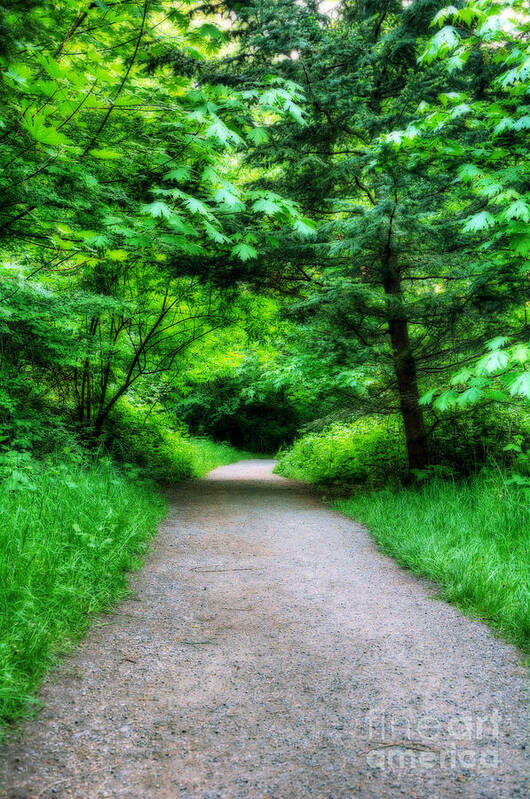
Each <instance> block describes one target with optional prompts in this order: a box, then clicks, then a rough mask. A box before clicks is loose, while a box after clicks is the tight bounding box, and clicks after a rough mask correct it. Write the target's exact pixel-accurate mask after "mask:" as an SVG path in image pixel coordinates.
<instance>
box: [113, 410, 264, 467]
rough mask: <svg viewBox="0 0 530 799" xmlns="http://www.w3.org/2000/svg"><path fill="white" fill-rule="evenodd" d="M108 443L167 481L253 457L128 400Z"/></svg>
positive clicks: (117, 452)
mask: <svg viewBox="0 0 530 799" xmlns="http://www.w3.org/2000/svg"><path fill="white" fill-rule="evenodd" d="M107 445H108V446H109V447H110V450H111V452H112V453H113V455H114V457H116V458H117V459H118V460H120V461H122V462H126V463H134V464H136V465H137V466H139V467H140V468H141V469H142V471H144V472H145V473H146V475H147V476H148V477H150V478H152V479H153V480H157V481H158V482H163V483H171V482H177V481H178V480H184V479H186V478H190V477H204V475H205V474H207V473H208V472H209V471H210V470H211V469H215V468H216V467H217V466H222V465H223V464H227V463H233V462H234V461H237V460H241V459H242V458H244V457H252V456H250V455H249V453H245V452H241V451H240V450H237V449H235V448H234V447H231V446H230V445H228V444H217V443H214V442H213V441H209V440H208V439H202V438H193V437H190V436H189V435H188V433H187V431H186V430H185V428H183V427H182V426H180V427H176V426H171V424H170V422H169V420H168V414H164V413H160V412H158V413H152V414H150V415H147V413H146V410H145V408H142V407H138V406H135V405H133V404H132V403H131V402H129V401H127V400H124V401H122V403H121V405H120V408H119V411H118V412H117V413H116V414H115V416H114V417H113V419H112V427H111V428H110V429H109V433H108V442H107Z"/></svg>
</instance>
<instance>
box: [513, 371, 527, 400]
mask: <svg viewBox="0 0 530 799" xmlns="http://www.w3.org/2000/svg"><path fill="white" fill-rule="evenodd" d="M509 390H510V394H511V395H512V397H526V398H527V399H530V372H523V374H520V375H517V376H516V377H515V378H514V379H513V380H512V381H511V383H510V386H509Z"/></svg>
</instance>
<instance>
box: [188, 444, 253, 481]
mask: <svg viewBox="0 0 530 799" xmlns="http://www.w3.org/2000/svg"><path fill="white" fill-rule="evenodd" d="M189 443H190V446H191V452H192V474H193V476H194V477H204V476H205V475H206V474H208V472H210V471H211V470H212V469H216V468H217V467H218V466H225V465H226V464H228V463H235V462H236V461H240V460H243V459H245V458H255V457H256V456H255V455H252V453H250V452H244V451H243V450H240V449H235V447H232V446H230V444H217V443H216V442H215V441H210V440H209V439H207V438H190V439H189Z"/></svg>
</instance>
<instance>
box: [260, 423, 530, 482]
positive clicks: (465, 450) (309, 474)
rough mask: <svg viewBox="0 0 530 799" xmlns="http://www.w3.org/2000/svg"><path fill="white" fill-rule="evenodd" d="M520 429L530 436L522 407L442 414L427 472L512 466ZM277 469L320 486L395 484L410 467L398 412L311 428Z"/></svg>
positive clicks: (455, 472)
mask: <svg viewBox="0 0 530 799" xmlns="http://www.w3.org/2000/svg"><path fill="white" fill-rule="evenodd" d="M430 421H431V420H430V419H427V426H428V427H429V425H430ZM516 433H519V434H520V436H522V439H523V440H528V439H530V428H529V424H528V420H527V419H525V418H524V417H523V416H522V414H521V413H520V412H515V411H499V410H498V409H497V411H495V412H493V411H491V410H490V409H484V408H482V409H480V410H479V409H477V411H476V412H474V413H469V412H468V413H464V414H462V413H461V414H459V415H458V414H451V413H449V414H444V416H443V417H442V418H441V419H439V420H438V421H437V423H436V425H435V427H434V429H433V431H432V433H431V435H430V438H429V446H430V451H431V461H432V463H433V468H432V470H426V474H430V473H431V472H432V473H434V474H438V475H439V476H442V475H443V474H446V475H454V476H467V475H470V474H473V473H476V472H477V470H478V469H479V468H480V467H481V466H482V465H483V464H485V463H486V464H487V463H491V462H493V461H495V462H496V463H498V464H499V465H510V464H511V463H513V461H514V455H513V452H512V453H510V452H506V451H505V447H506V445H507V444H508V443H509V442H510V440H511V439H512V438H513V437H514V436H515V434H516ZM523 449H524V446H523ZM276 471H277V472H278V473H279V474H283V475H284V476H285V477H293V478H297V479H300V480H307V481H309V482H311V483H321V484H322V485H327V484H336V485H340V486H349V485H350V486H351V485H366V486H368V487H378V486H384V485H395V484H397V483H399V482H401V481H403V480H404V479H405V478H406V477H407V471H408V467H407V454H406V447H405V438H404V433H403V428H402V424H401V422H400V420H399V419H398V418H397V417H389V418H388V419H387V421H385V422H382V421H380V420H378V419H374V418H373V417H365V418H364V419H362V420H360V421H357V422H352V423H335V424H332V425H330V426H329V427H327V428H325V429H324V430H322V431H321V432H318V433H307V434H306V435H304V436H302V437H301V438H299V439H298V440H297V441H295V443H294V444H293V446H292V447H291V448H290V449H288V450H287V451H286V452H282V453H280V458H279V462H278V465H277V467H276Z"/></svg>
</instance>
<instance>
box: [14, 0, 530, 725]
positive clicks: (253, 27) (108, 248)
mask: <svg viewBox="0 0 530 799" xmlns="http://www.w3.org/2000/svg"><path fill="white" fill-rule="evenodd" d="M529 28H530V17H529V15H528V8H527V4H526V3H525V2H524V0H494V1H493V2H492V1H491V0H462V1H461V2H458V3H457V4H456V5H451V6H448V7H444V3H443V2H441V1H440V0H411V1H410V2H408V1H407V2H402V0H362V1H361V0H337V2H332V3H320V2H318V0H272V1H271V0H237V2H232V0H219V2H217V3H201V2H200V0H197V1H195V0H177V2H172V1H170V0H127V2H125V1H124V0H123V1H122V0H115V2H109V3H107V2H99V1H98V2H90V3H88V4H85V5H82V4H81V5H80V4H79V3H78V2H77V0H59V1H58V2H54V3H52V2H50V1H49V0H44V2H37V1H36V0H13V2H10V3H9V4H6V5H0V76H1V77H0V166H1V169H0V189H1V197H0V492H3V493H2V498H3V504H2V513H4V517H5V518H4V519H3V526H2V528H1V530H2V532H1V535H3V540H2V547H3V550H4V552H3V554H6V555H7V556H6V558H5V560H4V561H3V563H4V564H7V566H6V565H4V568H5V569H7V571H6V575H4V576H5V577H6V579H8V580H10V581H12V582H10V583H8V584H7V585H8V587H7V589H6V590H7V592H8V593H6V594H5V596H2V597H1V598H2V599H3V600H4V604H5V605H6V607H8V608H9V615H8V624H11V623H12V629H13V630H14V632H13V633H12V636H14V638H13V637H10V636H11V633H9V632H7V633H6V632H5V631H3V632H2V636H3V637H1V636H0V664H3V665H2V666H1V668H4V674H5V675H7V683H6V684H7V688H6V689H5V693H0V703H1V702H4V706H3V707H4V708H5V709H6V713H15V712H16V708H17V707H20V706H21V705H20V702H21V698H22V699H23V697H24V696H25V695H26V693H27V691H29V690H31V688H32V686H33V685H34V684H35V681H36V680H37V678H38V676H39V674H41V672H42V669H43V667H44V665H45V664H46V663H47V662H49V660H50V657H51V653H52V651H53V649H54V647H55V646H56V645H58V644H57V641H59V642H60V641H61V640H63V639H65V638H67V637H69V636H72V637H75V635H76V634H78V632H79V631H80V630H81V629H82V628H83V625H84V623H85V622H84V619H85V618H86V613H87V612H91V611H92V610H96V609H97V608H98V607H103V606H105V605H106V603H108V602H109V601H110V599H111V598H112V597H114V596H116V592H118V593H119V592H120V591H121V590H122V586H123V585H124V583H123V581H122V576H123V571H124V570H125V569H127V568H128V567H129V566H130V565H131V564H132V563H133V562H134V561H135V554H134V553H135V552H137V551H140V550H141V549H142V547H143V546H144V543H143V542H144V541H145V540H146V538H147V537H148V535H150V533H151V532H152V530H153V527H154V524H155V520H156V519H157V518H158V516H159V513H160V504H159V501H158V499H157V495H156V490H155V489H154V487H153V486H152V485H151V488H150V489H149V490H147V489H146V484H145V482H143V481H144V479H145V477H146V475H147V476H148V477H149V478H154V479H155V480H157V481H159V482H160V481H172V480H178V479H182V478H187V477H192V476H202V475H203V474H205V473H206V472H207V471H208V469H210V468H213V467H214V466H217V465H219V464H221V463H228V462H230V461H233V460H234V459H236V458H237V457H240V455H241V453H238V452H237V451H236V450H235V449H234V447H238V448H244V449H245V450H249V451H252V452H263V453H272V452H275V451H276V450H278V449H280V451H281V457H280V464H279V470H280V471H281V473H283V474H286V475H289V476H295V477H300V478H302V479H308V480H313V481H315V482H319V483H326V484H332V485H334V486H340V489H341V490H348V491H350V490H351V489H352V487H355V488H356V489H357V488H358V487H359V486H367V487H370V488H373V487H381V486H383V485H385V486H387V487H390V488H392V489H393V490H395V491H397V492H399V490H403V494H399V493H398V494H397V495H396V494H392V495H391V494H390V493H385V494H384V495H381V496H382V498H380V499H379V500H377V503H375V504H374V514H375V513H376V511H375V508H376V507H380V508H385V509H387V508H388V507H389V503H392V502H394V500H395V502H396V503H401V504H396V506H395V507H396V508H398V509H399V513H402V514H403V518H405V517H406V518H407V519H408V521H407V525H408V527H407V529H408V530H409V532H408V533H407V535H406V536H405V539H406V540H412V539H413V540H414V542H415V549H414V556H412V555H411V556H410V557H409V556H408V555H407V556H406V557H405V556H404V555H402V552H403V551H404V548H403V547H401V545H400V544H399V543H398V542H399V540H400V539H399V535H398V537H397V538H396V543H395V546H394V545H392V547H391V546H390V544H389V543H388V539H389V536H390V534H391V533H392V531H390V532H389V533H388V534H387V529H386V527H385V528H384V530H383V524H382V523H381V522H380V516H378V515H374V516H372V515H369V514H368V512H367V510H366V507H367V506H365V505H364V504H363V501H361V500H359V502H358V503H357V504H354V505H352V506H351V510H352V512H354V513H359V514H360V515H361V516H362V518H365V519H366V520H367V521H368V522H370V523H373V524H374V528H375V529H376V530H378V531H382V532H379V533H378V535H379V536H380V540H381V542H384V545H385V546H386V547H387V548H388V549H389V551H392V552H394V553H397V554H398V555H399V557H402V558H403V560H404V562H406V563H407V564H408V565H412V566H413V567H414V568H419V569H421V570H422V571H425V573H429V574H430V575H431V576H435V577H437V578H439V579H440V580H442V582H443V581H444V580H445V577H444V574H442V572H438V571H437V570H434V571H435V572H436V573H434V571H433V570H432V569H431V570H430V571H429V570H428V569H427V567H426V566H425V563H426V559H427V560H428V558H429V557H430V555H429V546H430V545H429V546H427V547H426V548H423V549H422V546H421V543H420V539H421V536H422V535H423V532H424V528H423V526H421V529H420V528H418V525H423V521H422V519H427V520H428V521H429V524H430V523H431V515H430V513H431V511H430V510H428V508H430V507H432V504H433V503H435V502H436V503H444V502H445V503H449V504H450V498H451V496H453V495H451V492H452V491H458V490H461V491H462V492H463V493H462V496H463V497H464V498H465V501H466V502H467V504H468V506H469V507H471V504H470V503H471V501H475V500H477V501H481V502H482V501H484V502H485V506H487V507H488V508H493V506H494V504H495V490H496V489H495V488H491V486H493V485H494V483H493V482H491V480H490V482H489V483H488V482H487V478H486V477H484V476H482V477H481V478H480V480H482V481H483V482H482V483H480V482H479V483H477V482H475V483H474V482H471V483H470V484H466V485H465V486H464V485H462V486H460V487H459V488H454V485H453V483H451V482H448V483H447V484H446V486H445V488H444V487H443V486H442V484H441V483H436V485H437V486H438V488H437V489H436V491H437V492H438V493H436V492H435V493H433V494H429V491H428V488H426V489H425V491H424V492H423V493H421V492H420V493H418V494H414V493H410V492H413V491H415V489H406V490H404V489H403V485H404V484H406V483H410V482H414V481H416V482H425V481H427V482H428V481H429V480H430V479H431V478H432V477H433V476H434V477H436V478H438V479H445V478H449V480H452V479H454V478H457V479H460V478H462V477H465V478H469V477H470V476H471V477H472V476H473V475H475V474H476V473H477V472H479V471H480V470H481V469H483V468H484V466H486V467H489V468H492V467H493V468H494V469H495V470H496V471H497V472H498V473H499V474H500V475H502V477H500V478H499V479H501V480H502V481H503V483H502V485H503V486H504V488H503V489H502V490H501V491H500V493H498V496H497V506H498V507H497V509H496V510H495V512H493V510H492V516H491V518H492V519H493V518H495V519H496V520H497V521H498V524H499V525H500V527H499V529H498V530H496V532H495V536H497V533H498V538H499V540H497V538H496V537H495V536H494V541H493V543H491V547H493V548H496V549H495V553H496V554H495V553H494V554H492V555H491V558H490V559H489V560H488V558H489V555H488V558H486V559H485V560H484V562H483V563H482V561H481V563H482V565H480V567H479V566H477V568H476V574H477V576H476V580H475V582H474V586H475V588H473V590H471V589H470V590H469V591H468V590H467V589H464V587H463V586H465V584H466V583H465V580H464V579H463V578H462V576H461V568H463V567H462V564H463V563H465V557H466V556H465V555H463V556H462V558H464V559H463V560H462V561H461V562H460V561H459V563H460V565H458V568H457V567H456V565H455V574H454V575H453V577H451V585H453V583H454V584H455V585H456V583H457V582H458V585H460V586H461V587H462V592H463V593H462V594H461V595H460V594H459V597H460V598H461V599H462V602H467V601H468V599H469V597H472V598H471V599H469V601H470V602H471V604H473V607H476V608H478V609H479V610H480V611H481V612H484V613H490V611H491V614H492V615H493V616H495V618H496V619H497V622H496V623H498V626H500V627H502V628H503V629H505V630H509V631H510V632H509V634H510V635H511V636H512V638H516V639H517V636H518V635H519V632H518V631H520V630H521V629H522V626H523V625H522V622H521V621H520V597H519V595H518V594H517V591H516V590H515V589H514V591H512V593H510V596H509V597H508V598H507V599H506V603H505V604H503V601H501V598H500V595H499V594H498V592H497V588H498V586H497V585H496V583H495V585H496V589H495V592H494V594H495V595H494V596H493V597H492V599H491V603H493V604H492V605H491V606H490V605H488V603H487V602H486V600H485V599H484V598H482V599H481V598H480V597H479V594H481V595H482V594H484V593H485V592H486V587H485V586H486V583H485V579H486V578H485V576H484V575H486V573H487V571H488V568H490V566H491V567H492V568H494V569H497V567H498V573H499V574H503V575H504V571H503V569H504V567H503V568H501V566H499V563H500V562H501V561H502V562H504V560H505V559H507V560H506V563H508V562H509V563H511V560H510V558H509V556H508V554H509V550H510V547H511V546H513V547H514V552H515V551H517V553H521V552H522V544H521V542H520V540H519V538H518V536H519V532H520V528H521V526H522V525H523V526H524V525H525V524H526V522H527V516H525V515H524V512H523V511H522V510H521V508H522V506H523V504H524V503H525V502H526V501H527V498H528V491H529V488H530V456H529V454H528V444H529V441H530V431H529V428H530V422H529V413H528V410H529V401H530V346H529V330H530V325H529V321H528V298H529V296H530V291H529V288H530V281H529V276H530V270H529V260H528V258H529V254H530V173H529V163H530V159H529V150H530V147H529V136H528V132H529V129H530V49H529V47H530V46H529V36H528V34H529ZM101 458H103V460H101ZM98 459H99V460H98ZM106 459H110V460H106ZM74 462H75V464H74ZM73 464H74V465H73ZM74 471H75V472H76V474H75V475H74V474H73V472H74ZM484 481H486V482H484ZM456 485H459V484H456ZM495 485H496V484H495ZM441 486H442V487H441ZM477 486H478V487H477ZM485 486H486V487H485ZM442 488H443V490H442ZM433 490H434V489H433ZM148 494H149V496H148ZM53 497H54V498H55V499H53V502H52V499H51V498H53ZM407 497H413V499H414V501H413V503H412V505H411V508H412V509H415V510H414V513H415V514H416V515H415V516H414V517H409V516H407V514H406V513H405V509H404V504H403V503H405V504H406V502H407V499H406V498H407ZM435 498H436V499H435ZM453 499H454V496H453ZM370 501H371V500H370ZM367 502H369V500H367ZM378 503H379V504H378ZM429 503H431V504H429ZM453 505H455V502H453ZM83 508H86V509H87V512H86V520H88V519H89V518H90V519H92V522H90V523H89V522H88V521H86V520H85V521H86V524H85V521H83V520H81V521H80V516H79V514H80V513H82V512H84V511H82V509H83ZM396 512H397V511H396ZM411 512H412V511H411ZM422 514H424V515H423V516H422ZM390 515H392V516H393V515H395V514H390ZM140 517H142V518H143V521H142V520H141V519H140ZM437 518H439V519H444V518H445V517H443V516H442V515H440V514H439V513H438V516H437ZM481 518H482V517H481ZM83 519H85V517H83ZM455 519H456V517H455ZM94 520H95V521H94ZM444 523H445V522H444ZM455 523H456V522H455ZM466 523H467V522H466ZM479 523H481V522H480V520H479ZM495 523H496V524H497V522H495ZM440 524H442V522H440ZM94 525H95V526H94ZM414 525H416V527H415V531H414V535H413V536H412V534H410V535H409V533H410V529H411V528H412V527H414ZM63 528H64V531H65V532H64V536H63V537H62V538H61V536H60V535H59V532H60V531H61V530H63ZM433 529H435V531H434V532H433V534H432V535H433V536H434V539H436V541H438V539H439V541H438V544H439V548H438V551H439V559H440V560H443V558H445V557H450V558H452V557H453V555H452V553H453V551H454V548H455V547H456V548H457V549H459V550H461V551H462V552H468V553H469V552H471V551H473V552H475V553H477V552H479V553H480V551H481V550H482V549H483V548H484V549H487V546H486V544H487V542H485V533H483V532H481V533H480V535H478V537H477V534H476V530H475V529H474V528H473V531H471V532H469V536H468V537H467V539H466V541H464V540H463V539H462V538H458V537H455V536H454V535H453V533H452V532H450V531H449V528H448V529H447V530H446V531H445V532H444V530H445V528H444V530H441V529H439V525H438V527H436V528H433ZM451 529H452V528H451ZM487 529H489V528H487V526H485V527H484V530H487ZM470 530H471V528H470ZM392 535H393V533H392ZM444 535H446V539H444ZM501 538H502V541H501V542H500V543H499V541H500V539H501ZM405 539H403V540H404V541H405ZM434 539H433V540H434ZM444 541H445V543H443V542H444ZM120 542H122V543H124V542H126V544H125V543H124V546H123V548H121V547H122V543H120ZM440 542H441V543H440ZM435 543H436V542H435ZM405 544H406V541H405ZM438 544H437V546H438ZM501 544H502V545H501ZM520 544H521V545H520ZM424 550H425V551H424ZM113 553H115V555H116V557H114V554H113ZM43 564H47V566H46V569H45V571H46V575H45V576H44V577H43V576H42V569H43V568H44V566H43ZM79 564H81V565H80V566H79ZM488 564H489V565H488ZM507 568H508V567H507ZM513 574H514V575H515V576H513V580H515V582H517V581H518V580H519V572H516V571H514V572H513ZM58 576H59V577H60V579H58V581H57V582H56V584H54V585H52V583H54V581H55V578H56V577H58ZM41 578H42V585H40V588H39V592H40V593H38V595H37V594H35V595H33V594H32V593H31V586H33V585H36V586H37V585H39V581H41ZM63 578H64V579H63ZM85 578H86V579H85ZM453 578H454V579H453ZM473 579H475V578H473ZM499 579H500V578H499ZM502 579H503V580H504V577H503V578H502ZM510 579H511V578H510ZM79 581H80V582H79ZM83 581H84V582H83ZM98 581H101V583H100V584H99V583H98ZM111 584H112V585H113V586H115V589H113V590H112V591H111V590H110V588H109V586H110V585H111ZM444 584H445V583H444ZM501 584H502V583H501ZM506 584H508V582H506ZM4 585H5V583H4ZM510 585H512V583H510ZM24 586H29V588H27V589H26V588H25V587H24ZM54 586H55V587H54ZM477 586H480V587H479V588H477ZM1 590H2V589H1V587H0V591H1ZM451 590H453V589H451ZM455 590H456V589H455ZM76 591H79V596H80V599H79V602H78V601H77V600H75V592H76ZM510 591H511V589H510ZM473 592H474V593H473ZM514 592H515V593H514ZM48 593H49V597H48V598H46V597H45V594H46V595H47V594H48ZM457 593H458V592H457ZM515 594H517V596H516V597H515ZM32 597H33V598H32ZM514 597H515V598H514ZM510 603H511V608H512V609H511V610H509V609H507V608H508V605H510ZM493 605H494V606H495V607H493ZM491 608H493V609H491ZM510 614H512V615H511V618H512V621H511V622H510V621H509V620H508V617H509V616H510ZM516 617H517V620H515V619H516ZM81 618H82V619H83V623H81V622H80V621H79V623H78V620H80V619H81ZM47 619H48V621H49V624H48V621H47ZM510 624H512V627H510ZM41 625H42V632H41V633H39V632H38V631H37V632H35V631H36V630H37V628H39V627H40V626H41ZM32 631H33V632H35V635H33V632H32ZM4 633H5V635H4ZM15 639H16V640H15ZM22 639H24V640H25V643H23V644H22V645H21V647H20V646H19V644H18V643H16V642H17V641H19V640H22ZM26 639H27V640H26ZM14 642H15V644H16V646H15V648H16V650H17V652H18V653H19V654H17V652H15V654H16V655H17V656H16V657H14V659H13V651H12V649H13V645H14ZM2 647H3V648H2ZM2 658H4V660H2ZM21 675H22V676H21ZM24 675H25V676H24ZM21 686H22V687H21ZM3 690H4V689H3V688H0V692H1V691H3ZM17 692H18V693H17ZM17 703H18V704H17Z"/></svg>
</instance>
